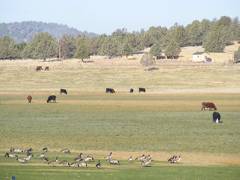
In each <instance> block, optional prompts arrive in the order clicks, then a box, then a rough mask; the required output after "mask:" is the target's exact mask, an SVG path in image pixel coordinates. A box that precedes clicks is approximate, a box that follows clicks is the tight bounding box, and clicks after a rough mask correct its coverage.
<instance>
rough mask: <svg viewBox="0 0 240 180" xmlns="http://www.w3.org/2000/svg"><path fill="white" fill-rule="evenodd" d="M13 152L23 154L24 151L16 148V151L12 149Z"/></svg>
mask: <svg viewBox="0 0 240 180" xmlns="http://www.w3.org/2000/svg"><path fill="white" fill-rule="evenodd" d="M13 152H15V153H23V152H24V151H23V150H22V149H20V148H17V149H13Z"/></svg>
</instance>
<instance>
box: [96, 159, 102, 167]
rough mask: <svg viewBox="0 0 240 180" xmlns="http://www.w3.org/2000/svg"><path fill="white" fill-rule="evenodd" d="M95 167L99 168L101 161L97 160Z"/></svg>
mask: <svg viewBox="0 0 240 180" xmlns="http://www.w3.org/2000/svg"><path fill="white" fill-rule="evenodd" d="M96 168H98V169H100V168H101V162H100V160H98V163H97V164H96Z"/></svg>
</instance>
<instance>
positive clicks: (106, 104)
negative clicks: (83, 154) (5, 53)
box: [0, 94, 240, 153]
mask: <svg viewBox="0 0 240 180" xmlns="http://www.w3.org/2000/svg"><path fill="white" fill-rule="evenodd" d="M203 97H204V98H205V99H211V100H215V99H217V102H218V103H219V104H217V105H218V107H219V109H220V112H221V113H222V119H223V121H224V123H223V124H219V125H216V124H213V123H212V122H211V116H212V112H208V111H206V112H201V111H200V103H201V99H202V98H203ZM239 97H240V95H239V94H235V95H234V94H231V95H226V94H225V95H224V94H219V95H216V94H215V95H209V94H205V95H203V94H202V95H190V96H189V97H184V96H183V97H182V95H181V94H180V95H172V96H169V97H166V95H142V96H136V95H135V96H131V95H126V94H125V95H122V96H121V95H113V96H112V95H110V96H109V95H92V96H91V95H87V96H84V95H80V96H77V95H74V96H67V97H66V96H62V97H59V99H58V103H56V104H46V102H45V101H43V102H38V99H43V100H45V99H44V98H45V97H44V96H35V97H34V98H35V99H36V100H35V99H34V100H35V101H37V103H35V104H26V103H25V99H20V98H22V97H21V96H10V95H9V96H4V97H0V102H1V105H0V108H1V111H0V117H1V120H0V126H1V129H0V134H1V137H2V138H1V144H0V149H2V150H4V149H8V148H9V147H11V146H21V145H22V144H23V145H24V146H31V147H33V148H37V149H40V148H41V147H43V146H49V147H51V148H54V149H59V148H63V147H69V148H70V149H83V150H120V151H170V152H174V151H178V152H211V153H239V149H240V133H239V129H240V123H239V121H238V119H239V116H240V112H239V108H238V107H239ZM167 99H169V100H168V101H167ZM14 100H16V101H14ZM67 100H70V101H67ZM33 103H34V101H33ZM231 103H232V104H231ZM229 105H231V106H229ZM231 109H232V111H231Z"/></svg>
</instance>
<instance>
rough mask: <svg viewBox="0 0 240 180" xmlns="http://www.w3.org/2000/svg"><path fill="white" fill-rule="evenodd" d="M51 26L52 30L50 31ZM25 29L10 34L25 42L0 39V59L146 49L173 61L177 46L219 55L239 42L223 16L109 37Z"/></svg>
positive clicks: (239, 34) (237, 27)
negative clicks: (191, 47) (199, 47)
mask: <svg viewBox="0 0 240 180" xmlns="http://www.w3.org/2000/svg"><path fill="white" fill-rule="evenodd" d="M27 24H28V23H27ZM40 24H41V23H40ZM36 25H37V24H36ZM45 25H46V28H45V29H44V28H43V27H45ZM51 26H52V28H50V27H51ZM16 27H18V26H16ZM26 27H28V28H23V29H21V26H19V27H18V28H19V29H18V30H17V31H11V33H13V32H15V33H17V34H21V35H22V36H23V37H24V36H26V37H25V38H26V39H28V37H29V36H30V35H31V34H32V35H34V34H35V35H34V36H33V38H32V39H31V40H30V41H28V42H26V43H25V42H23V43H17V41H15V40H14V37H15V36H14V35H11V33H10V31H9V34H8V36H4V37H2V38H0V59H9V58H10V59H16V58H32V59H39V58H40V59H46V58H52V57H60V58H63V59H65V58H73V57H75V58H79V59H82V60H83V59H85V58H88V57H89V56H90V55H104V56H108V57H109V58H111V57H116V56H128V55H131V54H134V53H137V52H139V51H141V50H143V49H144V48H149V47H150V48H151V50H150V53H151V55H153V56H159V55H161V54H162V53H165V55H166V56H167V57H168V58H171V59H174V58H177V57H178V56H179V53H180V52H181V47H186V46H203V48H204V49H205V51H206V52H223V51H224V48H225V46H227V45H229V44H231V43H232V42H233V41H238V42H240V23H239V20H238V18H234V19H232V18H230V17H226V16H223V17H221V18H219V19H214V20H212V21H210V20H207V19H204V20H202V21H198V20H195V21H193V22H192V23H190V24H188V25H186V26H182V25H179V24H174V25H173V26H172V27H169V28H166V27H162V26H158V27H150V28H149V29H148V30H147V31H144V30H142V31H140V32H128V31H127V29H124V28H123V29H117V30H116V31H114V32H113V33H112V34H111V35H105V34H103V35H99V36H93V34H89V33H87V34H82V33H80V32H78V31H77V30H75V29H71V28H68V27H67V26H61V25H60V26H59V25H57V26H55V25H54V24H46V23H42V24H41V25H40V26H39V27H38V26H37V27H35V29H38V30H39V32H40V33H36V31H34V30H33V29H31V28H30V27H31V26H26ZM54 27H55V28H54ZM4 29H5V30H4ZM26 29H28V31H29V35H27V34H25V33H26V31H25V30H26ZM47 30H48V31H47ZM50 30H51V31H50ZM1 31H2V32H3V31H6V32H7V26H6V27H5V28H4V24H2V28H1ZM2 32H1V33H0V34H2ZM33 32H35V33H33ZM52 33H54V35H52ZM24 34H25V35H24ZM56 37H57V38H56ZM29 38H30V37H29ZM236 57H237V56H236Z"/></svg>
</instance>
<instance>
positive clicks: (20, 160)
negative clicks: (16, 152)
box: [16, 156, 27, 163]
mask: <svg viewBox="0 0 240 180" xmlns="http://www.w3.org/2000/svg"><path fill="white" fill-rule="evenodd" d="M16 160H17V161H18V162H20V163H26V162H27V160H26V159H24V158H23V159H19V158H18V156H17V157H16Z"/></svg>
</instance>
